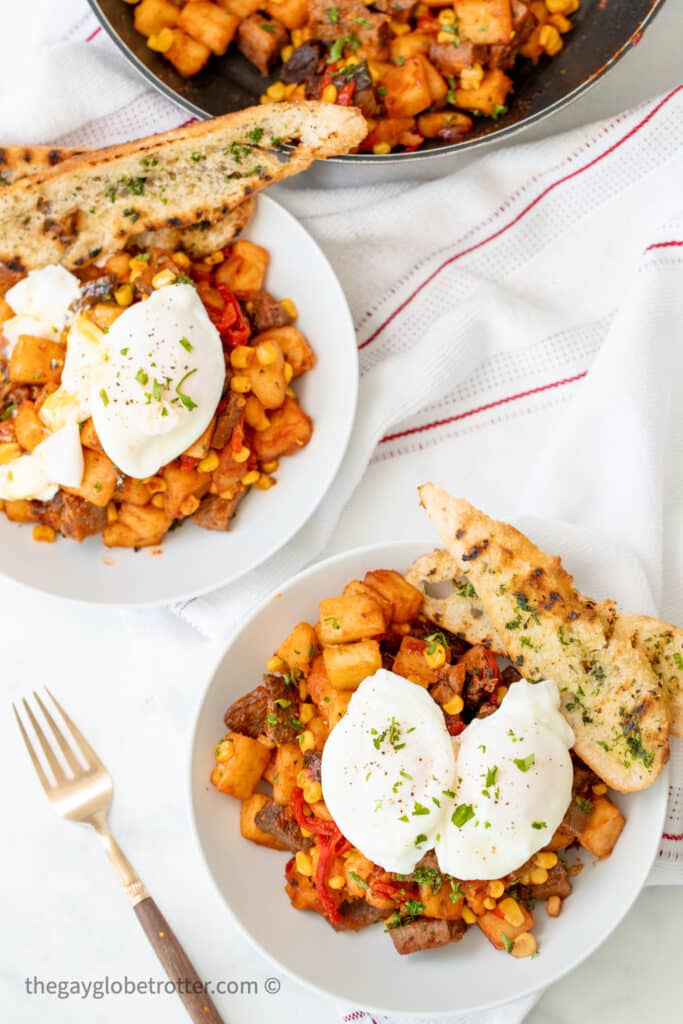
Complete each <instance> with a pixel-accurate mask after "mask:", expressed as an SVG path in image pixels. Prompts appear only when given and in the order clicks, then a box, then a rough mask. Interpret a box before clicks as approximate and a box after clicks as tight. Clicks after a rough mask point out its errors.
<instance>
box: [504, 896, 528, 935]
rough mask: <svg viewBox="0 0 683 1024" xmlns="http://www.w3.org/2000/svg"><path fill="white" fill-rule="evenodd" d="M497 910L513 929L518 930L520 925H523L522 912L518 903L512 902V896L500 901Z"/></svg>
mask: <svg viewBox="0 0 683 1024" xmlns="http://www.w3.org/2000/svg"><path fill="white" fill-rule="evenodd" d="M498 909H499V910H500V912H501V914H502V915H503V917H504V918H505V920H506V921H507V923H508V924H511V925H512V927H513V928H519V926H520V924H523V923H524V911H523V910H522V908H521V907H520V905H519V903H517V901H516V900H513V898H512V896H507V897H506V898H505V899H504V900H501V901H500V903H499V904H498Z"/></svg>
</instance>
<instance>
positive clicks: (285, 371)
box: [282, 362, 294, 384]
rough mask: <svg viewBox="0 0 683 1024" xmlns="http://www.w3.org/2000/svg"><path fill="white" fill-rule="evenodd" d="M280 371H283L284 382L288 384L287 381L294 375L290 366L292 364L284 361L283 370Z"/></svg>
mask: <svg viewBox="0 0 683 1024" xmlns="http://www.w3.org/2000/svg"><path fill="white" fill-rule="evenodd" d="M282 372H283V374H284V377H285V384H289V382H290V381H291V379H292V377H293V376H294V369H293V367H292V364H291V363H287V362H286V363H285V365H284V367H283V371H282Z"/></svg>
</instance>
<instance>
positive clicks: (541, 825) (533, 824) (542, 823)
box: [531, 821, 548, 831]
mask: <svg viewBox="0 0 683 1024" xmlns="http://www.w3.org/2000/svg"><path fill="white" fill-rule="evenodd" d="M531 827H532V828H537V829H539V831H540V829H542V828H547V827H548V822H547V821H532V822H531Z"/></svg>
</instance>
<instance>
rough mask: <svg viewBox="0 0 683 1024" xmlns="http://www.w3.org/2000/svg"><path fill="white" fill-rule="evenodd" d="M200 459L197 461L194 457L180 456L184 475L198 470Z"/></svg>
mask: <svg viewBox="0 0 683 1024" xmlns="http://www.w3.org/2000/svg"><path fill="white" fill-rule="evenodd" d="M198 462H199V459H195V457H194V456H193V455H181V456H180V468H181V470H182V471H183V473H191V472H192V470H193V469H195V468H196V466H197V463H198Z"/></svg>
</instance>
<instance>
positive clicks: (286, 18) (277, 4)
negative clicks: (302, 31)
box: [264, 0, 308, 29]
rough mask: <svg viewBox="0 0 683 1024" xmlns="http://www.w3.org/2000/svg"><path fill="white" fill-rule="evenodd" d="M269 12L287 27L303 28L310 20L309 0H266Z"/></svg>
mask: <svg viewBox="0 0 683 1024" xmlns="http://www.w3.org/2000/svg"><path fill="white" fill-rule="evenodd" d="M264 7H265V9H266V11H268V14H270V15H271V17H273V18H277V20H278V21H280V22H282V24H283V25H284V26H285V28H288V29H293V28H301V27H302V26H303V25H305V24H306V22H307V21H308V0H265V4H264Z"/></svg>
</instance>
